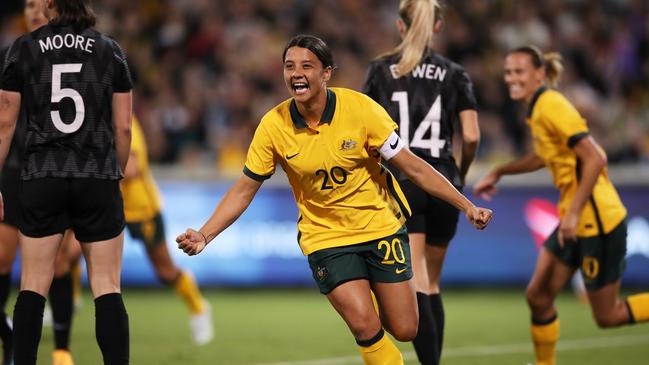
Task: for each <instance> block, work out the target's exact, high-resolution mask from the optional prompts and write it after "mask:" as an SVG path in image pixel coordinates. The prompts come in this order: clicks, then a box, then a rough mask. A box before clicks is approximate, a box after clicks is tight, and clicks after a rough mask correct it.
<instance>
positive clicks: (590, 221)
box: [474, 46, 649, 365]
mask: <svg viewBox="0 0 649 365" xmlns="http://www.w3.org/2000/svg"><path fill="white" fill-rule="evenodd" d="M562 70H563V66H562V64H561V57H560V55H558V54H557V53H549V54H542V53H541V51H540V50H539V49H538V48H536V47H533V46H525V47H521V48H518V49H515V50H513V51H511V52H509V54H508V55H507V56H506V58H505V83H506V84H507V87H508V88H509V96H510V97H511V98H512V99H514V100H517V101H521V102H524V103H525V104H526V105H527V107H528V113H527V124H528V125H529V127H530V129H531V132H532V137H533V140H534V142H533V147H534V151H533V152H530V153H529V154H527V155H526V156H524V157H522V158H520V159H518V160H515V161H512V162H509V163H507V164H504V165H501V166H498V167H496V168H494V169H493V170H492V171H491V172H490V173H489V174H488V175H486V176H485V177H483V178H482V179H481V180H480V181H479V182H478V183H477V184H476V185H475V187H474V192H475V193H476V194H480V195H482V196H483V197H484V198H485V199H490V198H491V197H492V196H493V194H494V193H495V192H496V183H497V182H498V180H499V179H500V178H501V177H502V176H504V175H511V174H519V173H524V172H530V171H535V170H538V169H540V168H542V167H545V166H547V167H548V169H549V170H550V173H551V175H552V178H553V181H554V185H555V186H556V188H557V189H558V190H559V193H560V198H559V217H560V222H559V226H558V227H557V229H556V230H555V231H554V233H553V234H552V235H551V236H550V237H549V238H548V239H547V240H546V241H545V243H544V247H543V248H542V249H541V251H540V253H539V256H538V258H537V262H536V269H535V271H534V275H533V276H532V279H531V280H530V283H529V285H528V287H527V302H528V305H529V307H530V310H531V312H532V326H531V332H532V340H533V342H534V349H535V353H536V363H537V364H538V365H548V364H555V363H556V354H555V352H556V351H555V348H556V343H557V340H558V339H559V318H558V315H557V309H556V308H555V306H554V299H555V297H556V296H557V293H558V292H559V290H560V289H561V288H563V287H564V285H565V284H566V282H567V281H568V280H569V279H570V278H571V276H572V274H573V273H574V272H575V271H576V270H577V269H578V268H581V274H582V276H583V278H584V282H585V284H586V289H587V293H588V300H589V302H590V306H591V309H592V312H593V317H594V318H595V322H596V323H597V325H598V326H600V327H602V328H606V327H616V326H621V325H625V324H632V323H636V322H644V321H649V293H643V294H638V295H631V296H629V297H627V298H626V300H624V299H621V298H620V297H619V291H620V281H621V279H620V278H621V277H622V273H623V271H624V265H625V261H624V256H625V252H626V233H627V228H626V221H625V218H626V208H625V207H624V205H623V204H622V202H621V201H620V198H619V196H618V194H617V191H616V190H615V187H614V186H613V184H612V183H611V181H610V180H609V177H608V172H607V169H606V163H607V161H606V155H605V153H604V151H603V149H602V148H601V147H600V146H599V144H597V142H596V141H595V140H594V139H593V137H591V136H590V135H589V133H588V126H587V124H586V121H585V120H584V119H583V118H582V117H581V115H579V112H577V110H576V109H575V108H574V107H573V106H572V104H570V102H569V101H568V100H566V98H565V97H564V96H563V95H562V94H560V93H559V92H557V91H556V90H554V89H552V87H556V85H557V83H558V81H559V78H560V76H561V72H562Z"/></svg>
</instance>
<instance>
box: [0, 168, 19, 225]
mask: <svg viewBox="0 0 649 365" xmlns="http://www.w3.org/2000/svg"><path fill="white" fill-rule="evenodd" d="M21 183H22V181H21V180H20V170H18V169H4V171H2V180H1V182H0V191H2V200H3V202H4V211H5V219H4V221H3V222H2V223H5V224H9V225H11V226H14V227H16V228H18V229H20V217H21V214H20V199H19V194H20V184H21Z"/></svg>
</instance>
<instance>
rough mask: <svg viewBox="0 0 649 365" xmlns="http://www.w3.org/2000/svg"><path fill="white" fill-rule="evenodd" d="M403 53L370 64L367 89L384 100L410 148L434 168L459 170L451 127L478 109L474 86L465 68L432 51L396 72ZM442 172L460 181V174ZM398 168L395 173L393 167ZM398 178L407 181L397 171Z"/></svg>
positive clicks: (441, 170)
mask: <svg viewBox="0 0 649 365" xmlns="http://www.w3.org/2000/svg"><path fill="white" fill-rule="evenodd" d="M399 58H400V56H398V55H395V56H386V57H381V58H379V59H376V60H374V61H372V63H371V64H370V67H369V70H368V74H367V78H366V81H365V85H364V87H363V92H365V93H366V94H367V95H368V96H369V97H371V98H372V99H374V100H375V101H376V102H377V103H379V104H381V105H382V106H383V107H384V108H385V109H386V110H387V111H388V113H389V114H390V116H391V117H392V119H394V120H395V121H396V122H397V124H398V125H399V134H400V136H401V139H403V140H404V142H405V143H406V146H408V148H409V149H410V150H411V151H412V152H413V153H414V154H415V155H417V156H419V157H421V158H422V159H424V160H425V161H427V162H428V163H430V164H431V165H434V166H438V165H440V164H441V165H448V169H455V170H457V167H456V165H455V160H454V159H453V146H452V141H453V130H454V125H455V123H456V120H457V119H458V115H459V113H460V112H461V111H464V110H469V109H470V110H476V109H477V103H476V100H475V96H474V94H473V84H472V83H471V79H470V78H469V75H468V74H467V73H466V71H464V69H463V68H462V66H460V65H458V64H457V63H454V62H452V61H450V60H448V59H447V58H445V57H442V56H440V55H438V54H436V53H435V52H433V51H432V50H430V49H428V50H427V51H426V53H425V54H424V57H423V58H422V60H421V62H419V64H418V65H417V66H415V68H414V69H413V70H412V71H411V72H410V73H409V74H407V75H406V76H403V77H400V78H397V77H395V75H394V70H395V66H396V64H397V63H398V62H399ZM439 170H440V172H442V173H444V175H445V176H446V177H447V178H449V180H451V182H452V183H453V184H455V185H460V182H459V177H457V176H454V175H458V174H457V172H454V173H451V172H445V171H443V170H445V169H439ZM395 172H396V171H395ZM396 175H397V176H399V179H400V180H404V179H406V177H405V176H401V175H402V174H399V173H398V172H397V174H396Z"/></svg>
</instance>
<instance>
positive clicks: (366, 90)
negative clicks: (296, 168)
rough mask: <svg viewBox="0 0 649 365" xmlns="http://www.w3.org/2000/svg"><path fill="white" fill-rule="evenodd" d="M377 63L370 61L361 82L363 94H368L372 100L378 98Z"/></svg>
mask: <svg viewBox="0 0 649 365" xmlns="http://www.w3.org/2000/svg"><path fill="white" fill-rule="evenodd" d="M377 66H378V65H377V63H376V62H372V63H370V67H369V68H368V69H367V74H366V75H365V82H364V83H363V89H362V92H363V94H365V95H367V96H369V97H370V98H372V99H374V100H378V95H377V88H376V85H377V77H378V75H377V71H378V70H377Z"/></svg>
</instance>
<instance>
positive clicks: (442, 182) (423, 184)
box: [390, 148, 492, 229]
mask: <svg viewBox="0 0 649 365" xmlns="http://www.w3.org/2000/svg"><path fill="white" fill-rule="evenodd" d="M390 163H392V164H393V165H394V166H396V167H397V168H399V170H401V171H403V173H404V174H406V176H408V178H409V179H410V180H411V181H412V182H414V183H415V184H417V186H419V187H420V188H422V189H423V190H424V191H426V192H427V193H428V194H430V195H433V196H435V197H437V198H440V199H442V200H444V201H446V202H448V203H449V204H451V205H453V206H454V207H456V208H457V209H459V210H460V211H462V212H463V213H464V215H465V216H466V218H467V219H468V220H469V221H470V222H471V224H473V225H474V226H475V227H476V228H478V229H484V228H485V227H486V226H487V224H489V221H490V220H491V215H492V211H491V210H490V209H486V208H480V207H476V206H475V205H473V203H471V201H470V200H469V199H467V198H466V197H465V196H464V195H462V193H460V192H459V191H458V190H457V189H456V188H455V187H454V186H453V184H451V183H450V182H449V181H448V180H447V179H446V178H445V177H444V176H443V175H442V174H440V173H439V172H437V170H435V169H434V168H433V167H432V166H430V165H429V164H428V163H426V162H425V161H424V160H422V159H420V158H419V157H417V156H415V155H414V154H413V153H412V152H410V150H408V149H407V148H403V149H401V151H399V153H397V154H396V155H395V156H394V157H393V158H391V159H390Z"/></svg>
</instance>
